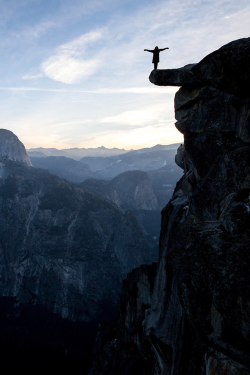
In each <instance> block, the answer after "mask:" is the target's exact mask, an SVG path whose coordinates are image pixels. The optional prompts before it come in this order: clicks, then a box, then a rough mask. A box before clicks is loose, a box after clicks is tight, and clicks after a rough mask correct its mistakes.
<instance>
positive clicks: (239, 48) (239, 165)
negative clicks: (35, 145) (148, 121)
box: [145, 38, 250, 375]
mask: <svg viewBox="0 0 250 375" xmlns="http://www.w3.org/2000/svg"><path fill="white" fill-rule="evenodd" d="M249 47H250V38H248V39H243V40H240V41H235V42H232V43H230V44H229V45H227V46H224V47H222V48H221V49H220V50H218V51H215V52H214V53H213V54H211V55H209V56H207V57H206V58H205V59H204V60H202V61H201V62H200V63H199V64H197V65H196V66H194V67H193V68H192V71H193V73H194V74H195V73H196V72H198V71H199V72H200V71H202V72H203V76H202V75H199V78H200V79H203V82H204V83H205V85H204V83H203V85H202V84H200V83H199V84H197V87H194V85H193V84H192V85H189V86H185V87H182V88H181V89H180V90H179V91H178V92H177V94H176V97H175V113H176V119H177V123H176V127H177V129H178V130H179V131H181V132H182V133H183V134H184V147H183V146H182V147H181V149H180V150H179V157H178V154H177V160H178V164H179V165H180V166H181V167H182V168H183V169H184V175H183V177H182V179H181V180H180V181H179V182H178V183H177V186H176V189H175V192H174V194H173V197H172V199H171V201H170V202H169V203H168V204H167V206H166V207H165V208H164V209H163V211H162V228H161V237H160V257H159V268H158V272H157V276H156V281H155V290H154V294H153V301H154V302H153V304H152V307H151V309H150V310H149V311H148V314H147V318H146V321H145V333H146V335H147V336H148V337H149V339H150V340H151V342H152V343H153V346H154V350H155V351H156V353H157V356H156V362H157V366H158V370H157V371H156V373H157V374H179V375H180V374H185V375H187V374H188V375H189V374H190V375H191V374H197V375H198V374H203V373H204V374H206V375H212V374H242V373H249V371H250V355H249V353H250V352H249V348H250V309H249V305H250V274H249V266H250V255H249V254H250V253H249V244H250V231H249V224H250V208H249V207H250V148H249V141H250V138H249V131H250V121H249V119H250V100H249V97H250V91H249V85H248V71H247V72H246V80H244V79H240V80H238V76H239V72H238V71H237V69H238V65H240V66H243V67H244V66H249V62H250V55H249V54H246V53H245V51H246V50H249ZM228 55H230V61H231V62H230V67H228V66H227V67H225V66H224V64H225V63H226V61H227V59H228ZM225 56H226V59H225ZM214 61H216V64H217V65H216V66H217V68H216V66H215V63H214ZM234 62H235V63H234ZM239 62H240V64H239ZM202 64H205V67H208V69H207V70H206V69H205V68H204V66H203V65H202ZM209 64H211V65H212V67H213V69H212V68H211V69H209ZM216 69H217V70H216ZM233 69H235V70H234V74H233V73H232V72H233ZM206 71H208V72H209V74H208V75H209V76H208V77H207V76H206ZM158 74H160V72H159V73H158ZM220 74H221V76H220ZM228 74H229V76H228ZM244 74H245V71H241V75H243V76H244ZM218 77H219V78H218ZM234 80H235V81H234ZM206 82H209V83H210V84H211V86H207V85H206ZM213 82H215V83H216V84H215V85H214V86H213ZM247 85H248V90H247ZM215 86H216V87H217V88H218V87H220V88H222V89H223V90H224V91H221V90H218V89H217V88H216V87H215ZM240 89H241V92H242V93H243V94H244V95H238V93H239V92H240ZM234 93H235V94H237V96H236V95H234ZM247 93H248V94H247ZM154 341H155V342H161V343H163V345H164V347H165V349H164V350H161V351H160V350H159V349H158V348H157V345H155V344H154Z"/></svg>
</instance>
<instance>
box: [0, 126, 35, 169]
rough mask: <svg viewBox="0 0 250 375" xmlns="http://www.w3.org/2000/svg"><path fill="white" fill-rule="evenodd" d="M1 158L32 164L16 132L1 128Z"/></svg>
mask: <svg viewBox="0 0 250 375" xmlns="http://www.w3.org/2000/svg"><path fill="white" fill-rule="evenodd" d="M0 158H4V159H8V160H13V161H19V162H21V163H23V164H26V165H29V166H31V165H32V164H31V162H30V159H29V157H28V154H27V152H26V150H25V147H24V145H23V144H22V142H20V141H19V139H18V138H17V136H16V135H15V134H14V133H12V132H11V131H9V130H6V129H0Z"/></svg>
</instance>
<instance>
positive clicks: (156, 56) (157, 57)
mask: <svg viewBox="0 0 250 375" xmlns="http://www.w3.org/2000/svg"><path fill="white" fill-rule="evenodd" d="M165 49H169V48H168V47H166V48H161V49H160V48H158V46H156V47H155V49H145V50H144V51H147V52H152V53H153V60H152V63H153V64H154V69H157V66H158V62H159V61H160V52H161V51H164V50H165Z"/></svg>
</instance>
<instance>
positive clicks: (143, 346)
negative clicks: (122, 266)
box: [90, 263, 157, 375]
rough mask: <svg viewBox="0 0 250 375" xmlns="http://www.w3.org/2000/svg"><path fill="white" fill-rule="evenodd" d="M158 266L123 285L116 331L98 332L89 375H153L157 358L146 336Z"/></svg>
mask: <svg viewBox="0 0 250 375" xmlns="http://www.w3.org/2000/svg"><path fill="white" fill-rule="evenodd" d="M156 269H157V263H153V264H151V265H142V266H140V267H139V268H136V269H134V270H133V271H132V272H130V273H129V274H128V276H127V278H126V280H124V282H123V286H122V297H121V302H120V315H119V319H118V321H117V322H115V323H114V325H113V327H108V326H101V327H100V328H99V332H98V336H97V340H96V346H95V353H94V355H95V361H94V363H93V367H92V369H91V371H90V375H99V374H103V375H104V374H105V375H117V374H119V375H127V374H130V375H137V374H141V375H151V374H152V369H153V366H154V354H153V352H152V350H151V346H150V343H149V342H148V340H147V339H146V337H144V336H143V321H144V318H145V311H146V310H147V309H148V308H149V307H150V306H151V297H152V292H153V286H154V280H155V275H156Z"/></svg>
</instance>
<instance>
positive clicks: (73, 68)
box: [41, 30, 104, 84]
mask: <svg viewBox="0 0 250 375" xmlns="http://www.w3.org/2000/svg"><path fill="white" fill-rule="evenodd" d="M103 32H104V30H95V31H91V32H89V33H87V34H84V35H82V36H81V37H79V38H77V39H75V40H73V41H72V42H70V43H66V44H63V45H61V46H60V47H58V48H57V51H56V53H55V55H53V56H51V57H50V58H49V59H48V60H46V61H45V62H44V63H43V64H42V67H41V68H42V71H43V73H44V74H45V76H47V77H48V78H51V79H53V80H55V81H59V82H63V83H67V84H73V83H78V82H80V81H81V80H82V79H83V78H84V77H88V76H89V75H91V74H93V73H94V72H95V71H96V70H97V68H98V67H99V65H100V61H99V60H98V59H84V55H85V50H86V47H87V46H88V45H89V44H90V43H94V42H96V41H97V40H99V39H101V38H102V37H103Z"/></svg>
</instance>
